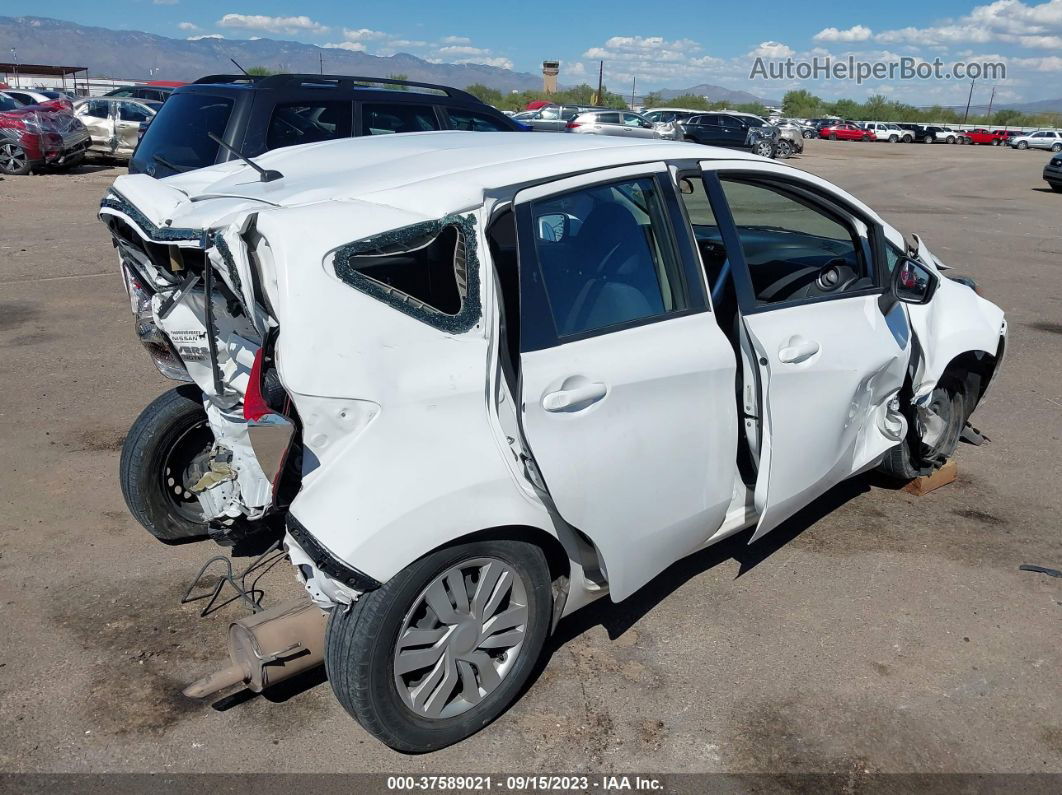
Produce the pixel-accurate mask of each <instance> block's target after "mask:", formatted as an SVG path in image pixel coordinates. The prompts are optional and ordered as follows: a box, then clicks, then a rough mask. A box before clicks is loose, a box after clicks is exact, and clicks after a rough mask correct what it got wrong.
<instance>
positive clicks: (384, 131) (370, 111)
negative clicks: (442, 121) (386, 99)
mask: <svg viewBox="0 0 1062 795" xmlns="http://www.w3.org/2000/svg"><path fill="white" fill-rule="evenodd" d="M361 127H362V133H363V134H364V135H388V134H390V133H404V132H428V131H429V130H438V129H439V121H438V119H436V118H435V108H433V107H432V106H431V105H407V104H405V103H401V104H399V103H395V104H389V103H388V104H384V103H376V102H364V103H362V106H361Z"/></svg>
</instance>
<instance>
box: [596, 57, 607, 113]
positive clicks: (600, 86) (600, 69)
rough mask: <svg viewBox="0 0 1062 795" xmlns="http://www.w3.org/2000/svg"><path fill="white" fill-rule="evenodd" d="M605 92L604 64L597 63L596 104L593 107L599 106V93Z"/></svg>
mask: <svg viewBox="0 0 1062 795" xmlns="http://www.w3.org/2000/svg"><path fill="white" fill-rule="evenodd" d="M604 90H605V62H604V61H598V62H597V102H595V103H594V104H595V105H600V104H601V100H602V99H603V97H602V96H601V93H602V92H603V91H604Z"/></svg>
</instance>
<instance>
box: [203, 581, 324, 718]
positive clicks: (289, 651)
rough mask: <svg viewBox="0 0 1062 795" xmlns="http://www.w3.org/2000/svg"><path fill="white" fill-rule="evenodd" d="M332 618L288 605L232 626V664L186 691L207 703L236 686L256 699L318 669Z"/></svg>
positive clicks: (310, 607) (308, 606) (300, 604)
mask: <svg viewBox="0 0 1062 795" xmlns="http://www.w3.org/2000/svg"><path fill="white" fill-rule="evenodd" d="M327 620H328V614H327V613H326V612H325V611H324V610H322V609H321V608H319V607H318V606H317V605H315V604H314V603H313V602H308V601H306V600H304V599H300V600H298V601H295V602H285V603H284V604H281V605H277V606H276V607H274V608H271V609H269V610H263V611H262V612H261V613H255V614H254V615H253V616H247V617H246V618H241V619H240V620H239V621H234V622H232V624H230V625H229V660H230V661H231V662H230V664H229V665H228V666H227V667H226V668H222V669H221V670H220V671H215V672H214V673H212V674H209V675H208V676H204V677H203V678H202V679H199V680H197V681H195V682H193V683H192V684H190V685H188V687H186V688H185V689H184V691H183V692H184V694H185V695H186V696H188V697H190V698H206V697H207V696H209V695H212V694H214V693H217V692H218V691H220V690H224V689H225V688H227V687H232V686H233V685H238V684H243V685H244V686H245V687H246V688H248V689H249V690H252V691H254V692H255V693H261V692H262V691H263V690H265V688H267V687H269V686H271V685H275V684H277V683H278V682H282V681H284V680H285V679H290V678H291V677H293V676H295V675H296V674H300V673H302V672H303V671H308V670H310V669H311V668H316V667H317V666H318V665H321V664H322V663H323V662H324V640H325V623H326V622H327Z"/></svg>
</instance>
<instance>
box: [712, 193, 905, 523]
mask: <svg viewBox="0 0 1062 795" xmlns="http://www.w3.org/2000/svg"><path fill="white" fill-rule="evenodd" d="M721 176H722V179H721V181H719V182H716V181H715V180H714V178H713V177H712V176H711V175H710V176H709V179H708V184H709V190H710V193H711V195H712V204H713V209H715V211H716V217H718V218H720V219H721V228H722V231H723V237H724V240H725V242H726V247H727V254H728V256H729V257H730V259H731V263H732V264H733V267H734V276H735V285H736V287H737V295H738V303H739V307H740V312H741V316H742V319H743V322H744V328H745V331H746V333H747V335H748V339H749V342H750V343H751V345H752V348H753V350H754V352H755V356H756V360H757V363H758V366H759V372H758V379H759V384H760V406H761V410H760V414H759V416H758V417H753V418H751V419H754V420H756V421H758V422H759V424H760V427H761V434H762V437H761V439H762V440H761V443H760V460H759V471H758V474H757V479H756V491H755V506H756V509H757V511H758V512H759V513H760V521H759V525H758V527H757V529H756V532H755V534H754V535H753V540H756V539H757V538H759V537H760V536H762V535H763V534H764V533H766V532H768V531H770V530H772V529H773V528H775V527H777V526H778V524H779V523H781V522H782V521H783V520H785V519H786V518H788V517H789V516H791V515H792V514H794V513H795V512H796V511H798V510H799V509H800V508H802V507H804V506H805V505H807V504H808V503H809V502H811V501H812V500H814V499H815V498H816V497H818V496H820V495H821V494H823V493H824V492H826V491H827V490H828V489H829V488H831V487H832V486H834V485H836V484H837V483H839V482H840V481H842V480H844V479H845V478H847V477H849V476H851V475H853V474H856V473H857V472H860V471H862V470H863V469H865V468H867V467H868V466H870V465H872V464H874V463H875V462H876V461H877V460H878V459H880V457H881V456H882V455H883V454H884V453H885V452H886V451H887V450H888V449H889V448H891V447H894V446H895V445H896V444H898V443H899V441H900V439H899V438H897V437H896V436H895V435H892V436H890V435H889V432H888V426H887V424H886V423H885V418H886V412H887V405H888V403H889V401H890V400H892V399H893V398H894V397H896V395H897V394H898V393H899V390H900V388H901V387H902V386H903V383H904V378H905V375H906V372H907V362H908V359H909V358H910V354H911V346H910V336H911V335H910V330H909V326H908V321H907V315H906V312H905V311H904V307H903V306H902V305H900V304H894V305H893V306H892V307H891V308H890V309H889V310H888V312H887V313H883V312H882V310H881V309H880V308H879V298H880V296H881V294H882V292H883V291H884V288H883V286H881V285H882V284H883V281H884V280H883V278H879V276H878V272H877V270H876V269H875V263H874V258H875V253H874V252H875V249H876V246H875V245H874V244H873V243H872V240H871V237H872V235H871V230H870V229H869V228H868V226H867V224H866V223H864V222H863V221H862V220H861V219H860V218H858V217H857V216H855V215H853V214H852V213H850V212H849V211H847V210H846V209H845V207H844V205H843V204H841V203H839V202H836V201H833V200H832V199H831V198H830V197H829V196H828V195H826V194H825V193H824V192H822V190H821V189H820V188H817V187H816V186H813V185H810V184H808V183H801V182H800V181H797V180H795V179H794V178H790V179H786V180H781V179H779V178H778V177H777V176H776V175H772V174H769V173H756V172H746V173H741V174H732V175H727V174H725V173H724V174H722V175H721ZM723 205H725V206H723ZM727 216H729V218H727ZM722 219H726V220H722ZM728 222H729V223H728ZM878 270H883V268H881V269H878Z"/></svg>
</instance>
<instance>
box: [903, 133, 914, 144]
mask: <svg viewBox="0 0 1062 795" xmlns="http://www.w3.org/2000/svg"><path fill="white" fill-rule="evenodd" d="M903 142H904V143H905V144H910V143H914V136H913V135H905V136H904V137H903Z"/></svg>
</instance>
